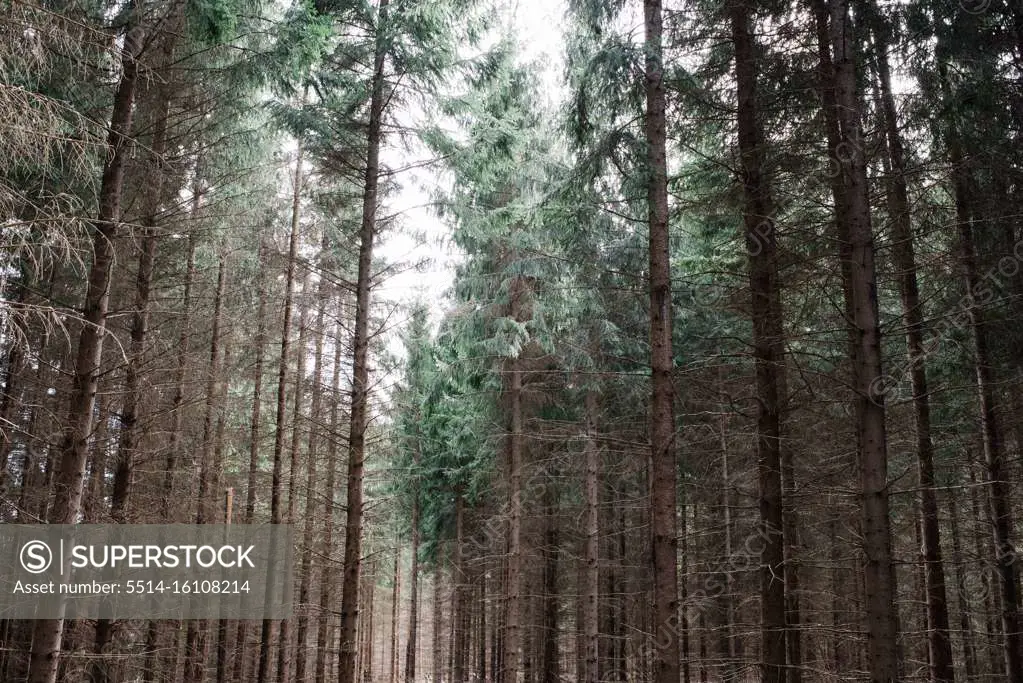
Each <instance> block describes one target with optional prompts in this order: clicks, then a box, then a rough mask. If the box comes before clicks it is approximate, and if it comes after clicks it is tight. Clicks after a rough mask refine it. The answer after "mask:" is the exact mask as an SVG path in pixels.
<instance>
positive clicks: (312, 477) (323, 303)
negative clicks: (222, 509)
mask: <svg viewBox="0 0 1023 683" xmlns="http://www.w3.org/2000/svg"><path fill="white" fill-rule="evenodd" d="M322 248H323V249H324V250H326V249H327V248H328V244H327V243H326V241H324V244H323V245H322ZM328 295H329V289H328V284H327V279H326V278H325V277H321V278H320V281H319V283H318V284H317V292H316V299H317V304H316V329H315V331H314V334H315V335H316V350H315V352H314V354H313V377H312V382H313V395H312V402H311V403H310V406H309V415H310V421H309V436H308V441H307V444H306V479H305V512H304V513H303V516H304V519H303V521H302V569H301V577H300V579H299V588H298V604H299V613H298V631H297V638H296V641H297V650H296V660H295V680H296V681H298V682H299V683H305V680H306V667H307V665H308V660H309V657H308V655H309V653H308V651H307V648H306V641H307V640H308V638H309V613H310V611H311V607H312V605H311V604H310V602H309V595H310V591H311V587H312V573H313V518H314V517H315V515H316V499H317V496H316V458H317V456H318V454H319V445H320V435H319V432H318V427H317V424H318V422H319V420H320V412H321V411H322V409H323V378H322V375H323V342H324V338H325V337H326V330H325V329H324V320H325V318H326V313H327V299H328ZM328 495H333V491H332V490H328ZM315 628H316V626H315V623H314V625H313V629H314V630H315Z"/></svg>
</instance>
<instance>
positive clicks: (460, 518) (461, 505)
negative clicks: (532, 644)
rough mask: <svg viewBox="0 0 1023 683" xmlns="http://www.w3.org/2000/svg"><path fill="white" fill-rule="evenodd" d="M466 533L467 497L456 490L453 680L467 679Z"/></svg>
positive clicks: (452, 623) (452, 614) (452, 616)
mask: <svg viewBox="0 0 1023 683" xmlns="http://www.w3.org/2000/svg"><path fill="white" fill-rule="evenodd" d="M464 533H465V498H464V497H463V496H462V492H461V491H460V490H459V491H456V492H455V544H454V547H453V549H452V554H453V555H454V557H453V558H452V559H453V561H452V571H451V575H452V579H453V581H452V583H453V586H452V590H451V628H452V631H453V632H454V633H453V637H452V639H451V659H452V664H451V678H452V681H457V682H461V681H464V680H465V659H466V649H467V648H466V642H465V622H464V618H463V617H464V614H463V611H464V610H465V602H466V601H465V558H464V554H463V553H462V542H463V538H464Z"/></svg>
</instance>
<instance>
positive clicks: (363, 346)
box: [338, 0, 389, 683]
mask: <svg viewBox="0 0 1023 683" xmlns="http://www.w3.org/2000/svg"><path fill="white" fill-rule="evenodd" d="M388 4H389V0H380V5H379V10H378V12H377V24H376V48H375V55H374V58H373V83H372V94H371V96H370V106H369V127H368V131H367V138H366V143H367V147H366V176H365V182H364V187H363V190H364V191H363V196H362V226H361V228H360V230H359V271H358V280H357V282H356V294H355V336H354V338H353V340H352V345H353V348H354V353H353V356H352V407H351V424H350V431H349V436H348V485H347V492H348V498H347V500H348V506H347V509H346V514H345V565H344V578H343V580H342V583H341V651H340V653H339V654H338V682H339V683H355V655H356V647H355V643H356V642H358V641H357V640H356V634H357V633H358V623H359V574H360V571H361V565H362V512H363V510H362V477H363V469H364V463H365V457H366V427H367V425H368V422H369V419H368V408H369V405H368V404H369V306H370V284H371V283H370V280H371V279H372V277H373V272H372V270H373V240H374V238H375V236H376V219H377V189H378V184H379V180H380V178H379V171H380V168H379V167H380V143H381V139H382V132H381V124H382V123H383V117H384V106H385V102H384V65H385V62H386V58H387V52H386V48H387V41H386V40H385V37H384V32H385V31H386V30H387V29H386V27H387V6H388Z"/></svg>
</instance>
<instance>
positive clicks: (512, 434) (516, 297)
mask: <svg viewBox="0 0 1023 683" xmlns="http://www.w3.org/2000/svg"><path fill="white" fill-rule="evenodd" d="M509 287H510V290H511V291H510V292H509V298H510V300H511V301H510V313H511V317H512V319H513V320H515V321H519V322H521V320H522V318H523V315H522V309H523V301H522V299H523V297H524V296H525V294H524V292H523V290H524V289H525V283H524V282H523V280H522V278H515V279H514V280H513V281H512V283H511V284H510V286H509ZM505 367H506V369H507V376H508V389H507V392H508V401H509V404H510V405H509V410H508V413H509V429H508V441H507V452H508V470H507V471H508V538H507V543H508V561H507V567H506V569H505V580H504V589H505V613H504V629H503V631H502V633H503V639H502V641H503V642H502V655H503V656H502V667H501V670H502V683H518V682H519V681H520V680H521V679H522V674H523V671H522V669H523V661H524V659H523V657H524V650H525V648H524V646H523V645H524V638H523V630H524V629H523V621H524V618H525V607H526V601H525V599H524V597H523V595H522V583H523V566H524V559H523V548H522V493H523V491H522V488H523V487H522V470H523V462H524V457H523V450H524V444H523V441H524V435H523V419H522V412H523V411H522V369H521V363H520V360H519V359H518V358H510V359H508V360H506V361H505Z"/></svg>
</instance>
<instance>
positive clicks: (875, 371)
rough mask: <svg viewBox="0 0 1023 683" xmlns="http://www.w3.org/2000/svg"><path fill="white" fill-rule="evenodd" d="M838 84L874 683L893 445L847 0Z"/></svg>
mask: <svg viewBox="0 0 1023 683" xmlns="http://www.w3.org/2000/svg"><path fill="white" fill-rule="evenodd" d="M829 4H830V11H831V16H830V19H831V25H830V28H831V43H832V51H833V58H834V65H835V68H834V88H835V99H836V103H837V105H838V119H839V125H840V127H841V137H842V142H843V143H844V145H845V147H844V149H843V153H842V154H841V155H839V157H840V158H839V159H838V161H839V162H840V170H841V174H842V181H843V186H844V191H845V194H846V200H847V204H848V206H847V208H848V213H846V214H845V215H844V216H837V220H838V221H839V222H845V223H846V225H847V226H848V235H849V242H850V254H849V256H850V265H851V271H852V272H851V279H850V280H849V281H848V282H846V283H845V286H846V287H847V288H848V289H849V290H850V294H851V299H852V302H853V318H852V320H850V321H849V323H850V324H851V325H852V327H853V330H854V331H855V333H856V350H855V353H854V354H853V361H854V362H853V367H854V373H853V376H854V387H855V390H856V398H855V407H856V423H857V432H858V435H859V436H858V442H859V445H860V463H859V465H860V466H859V470H860V486H861V495H862V498H861V505H862V508H861V510H862V525H863V528H862V533H863V539H864V551H865V552H866V567H865V570H864V571H865V573H864V579H865V585H866V616H867V636H868V637H867V644H868V655H869V659H868V668H869V671H870V676H871V680H872V681H873V682H874V683H888V682H889V681H893V680H897V679H898V676H899V667H898V664H899V657H898V649H897V637H898V620H897V617H896V613H895V597H896V590H895V585H894V569H893V567H894V565H893V562H892V538H891V518H890V514H889V503H888V444H887V435H886V433H885V408H884V391H883V386H882V385H881V382H882V381H883V378H884V375H883V374H882V372H881V332H880V325H879V316H878V302H877V273H876V269H875V265H874V236H873V231H872V228H871V224H870V203H869V191H868V187H867V171H866V159H865V155H864V149H863V138H862V133H861V129H860V93H859V90H858V86H857V82H856V54H855V49H856V48H855V42H854V39H853V35H854V27H853V24H852V19H851V17H850V8H849V2H848V0H830V3H829Z"/></svg>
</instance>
